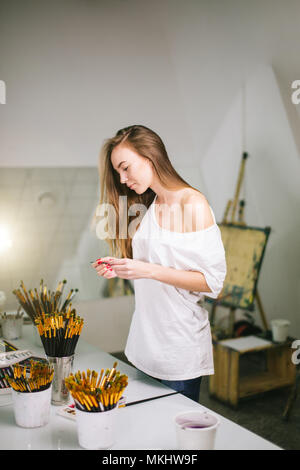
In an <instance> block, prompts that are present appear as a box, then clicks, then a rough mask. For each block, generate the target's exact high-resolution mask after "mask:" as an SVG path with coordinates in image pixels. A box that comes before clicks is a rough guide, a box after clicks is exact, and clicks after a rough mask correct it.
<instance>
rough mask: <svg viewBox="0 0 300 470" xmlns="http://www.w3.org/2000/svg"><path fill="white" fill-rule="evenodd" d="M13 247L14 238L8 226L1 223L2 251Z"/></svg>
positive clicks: (0, 244)
mask: <svg viewBox="0 0 300 470" xmlns="http://www.w3.org/2000/svg"><path fill="white" fill-rule="evenodd" d="M11 247H12V240H11V237H10V233H9V230H8V228H7V227H6V226H5V225H0V253H3V252H5V251H7V250H8V249H9V248H11Z"/></svg>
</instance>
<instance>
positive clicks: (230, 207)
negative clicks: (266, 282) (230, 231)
mask: <svg viewBox="0 0 300 470" xmlns="http://www.w3.org/2000/svg"><path fill="white" fill-rule="evenodd" d="M247 158H248V153H247V152H244V153H243V155H242V161H241V165H240V169H239V175H238V181H237V185H236V190H235V195H234V199H233V200H229V201H228V203H227V206H226V209H225V213H224V216H223V220H222V224H223V225H226V224H228V225H229V224H230V225H231V226H232V225H236V226H244V227H246V222H245V220H244V207H245V201H244V200H241V201H239V194H240V190H241V186H242V182H243V178H244V173H245V165H246V160H247ZM238 202H239V211H238V220H236V219H235V216H236V209H237V206H238ZM230 210H231V220H230V221H229V218H230V217H229V212H230ZM224 298H225V297H224V296H223V297H222V292H221V294H220V296H219V297H218V298H217V299H216V300H215V301H214V302H213V305H212V309H211V318H210V322H211V325H212V326H213V325H214V321H215V316H216V309H217V306H218V305H220V304H221V303H222V301H223V300H224ZM254 298H255V300H256V301H257V305H258V309H259V313H260V316H261V320H262V324H263V328H264V330H265V331H267V330H268V323H267V320H266V315H265V311H264V308H263V305H262V301H261V298H260V295H259V293H258V290H257V289H256V291H255V295H254ZM237 308H238V307H234V306H232V307H229V321H228V330H227V335H228V337H232V335H233V331H234V323H235V313H236V310H237Z"/></svg>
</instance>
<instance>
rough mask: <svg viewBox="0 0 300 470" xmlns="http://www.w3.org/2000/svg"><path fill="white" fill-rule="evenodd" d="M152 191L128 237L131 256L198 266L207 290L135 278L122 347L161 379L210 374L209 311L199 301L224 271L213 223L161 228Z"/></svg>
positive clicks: (215, 288)
mask: <svg viewBox="0 0 300 470" xmlns="http://www.w3.org/2000/svg"><path fill="white" fill-rule="evenodd" d="M156 198H157V196H155V198H154V200H153V202H152V204H151V205H150V206H149V208H148V210H147V212H146V214H145V215H144V217H143V219H142V221H141V224H140V226H139V228H138V230H137V231H136V233H135V235H134V237H133V239H132V250H133V258H134V259H138V260H141V261H145V262H149V263H154V264H160V265H162V266H167V267H173V268H175V269H181V270H182V269H183V270H191V271H200V272H202V273H203V274H204V276H205V279H206V282H207V284H208V286H209V287H210V289H211V292H192V291H188V290H185V289H179V288H177V287H174V286H171V285H169V284H166V283H163V282H160V281H156V280H152V279H136V280H134V281H133V282H134V292H135V310H134V313H133V317H132V321H131V325H130V331H129V335H128V339H127V344H126V348H125V354H126V356H127V358H128V360H129V361H130V362H131V363H132V364H134V365H135V366H136V367H137V368H138V369H140V370H142V371H143V372H145V373H146V374H149V375H151V376H152V377H156V378H158V379H164V380H188V379H193V378H196V377H199V376H202V375H211V374H214V364H213V351H212V339H211V330H210V324H209V319H208V311H207V310H206V309H205V308H204V307H203V305H200V303H198V301H199V300H203V299H204V296H207V297H211V298H217V296H218V294H219V293H220V292H221V290H222V287H223V283H224V280H225V276H226V259H225V250H224V246H223V242H222V238H221V232H220V229H219V227H218V225H217V223H216V219H215V216H214V213H213V210H212V209H211V207H210V209H211V212H212V215H213V219H214V224H213V225H211V226H210V227H208V228H206V229H204V230H200V231H197V232H183V233H180V232H173V231H169V230H165V229H163V228H161V227H160V225H159V224H158V222H157V220H156V215H155V200H156Z"/></svg>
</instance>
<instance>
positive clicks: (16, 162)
mask: <svg viewBox="0 0 300 470" xmlns="http://www.w3.org/2000/svg"><path fill="white" fill-rule="evenodd" d="M299 13H300V4H299V1H298V0H289V1H287V2H283V1H282V0H254V1H251V2H247V1H243V2H241V1H240V0H226V1H220V0H219V1H216V0H214V1H206V0H193V1H192V0H190V1H185V2H183V1H176V0H175V1H174V0H165V1H163V2H161V1H158V0H154V1H151V2H146V1H140V0H128V1H124V0H113V1H110V2H104V1H97V2H91V1H88V2H82V1H79V0H74V1H72V2H62V1H60V0H53V1H51V2H46V1H42V2H41V1H37V0H28V1H27V2H11V1H9V0H3V1H1V5H0V56H1V69H0V79H1V80H4V81H5V83H6V87H7V103H6V105H1V109H0V113H1V114H0V133H1V138H0V155H1V157H0V158H1V163H0V164H1V166H19V167H33V166H45V167H49V166H52V167H57V166H63V167H64V166H66V167H76V166H93V167H94V166H96V165H97V157H98V153H99V149H100V146H101V144H102V142H103V140H104V139H105V138H107V137H109V136H111V135H112V134H113V133H114V132H115V131H117V130H118V129H119V128H120V127H123V126H126V125H129V124H133V123H141V124H144V125H147V126H149V127H151V128H152V129H154V130H155V131H157V132H158V133H159V134H160V135H161V137H162V138H163V140H164V142H165V143H166V146H167V150H168V151H169V154H170V157H171V159H172V161H173V163H174V165H177V166H178V165H180V166H181V165H182V163H183V162H184V163H185V164H186V165H188V166H193V165H195V164H196V163H197V162H198V161H199V159H201V158H202V156H203V155H205V153H206V151H207V149H208V147H209V145H210V144H211V142H212V140H213V139H214V136H215V132H216V129H217V128H218V127H219V125H220V124H221V123H222V121H223V119H224V116H225V115H226V112H227V110H228V108H229V106H230V104H231V103H232V101H233V99H234V97H235V96H236V94H237V93H238V91H239V89H240V87H241V85H242V82H243V80H245V79H247V78H248V77H249V76H251V74H252V73H253V71H254V70H255V69H256V67H257V66H258V65H259V64H262V63H263V64H269V65H272V67H273V69H274V71H275V73H276V75H277V77H278V81H279V84H280V87H281V89H282V93H283V95H284V96H285V99H286V102H287V105H289V106H290V107H291V110H290V114H291V119H292V120H293V126H294V132H295V134H297V132H296V130H297V127H298V126H299V122H298V119H299V112H300V111H299V106H300V105H299V106H298V107H297V106H294V107H293V105H292V104H291V101H290V99H289V97H290V94H289V92H290V85H291V82H292V81H293V80H295V79H297V78H299V65H298V64H299V60H298V59H299V54H298V49H299V48H298V47H297V44H299V43H300V30H299V27H298V19H299Z"/></svg>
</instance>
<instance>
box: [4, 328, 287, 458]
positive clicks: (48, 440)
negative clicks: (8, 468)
mask: <svg viewBox="0 0 300 470" xmlns="http://www.w3.org/2000/svg"><path fill="white" fill-rule="evenodd" d="M12 343H14V344H15V345H16V346H17V347H19V348H20V349H22V348H23V349H30V350H31V351H33V352H34V353H35V354H38V355H43V349H42V348H39V347H37V346H36V345H35V344H34V341H33V328H32V326H26V327H24V335H23V338H22V339H21V340H18V341H12ZM115 360H116V359H115V358H114V357H113V356H111V355H110V354H107V353H105V352H103V351H101V350H100V349H98V348H96V347H94V346H91V345H89V344H88V343H86V342H85V341H83V340H82V339H79V342H78V345H77V349H76V354H75V360H74V369H73V370H74V371H76V370H78V369H79V370H81V371H83V370H86V369H88V368H89V369H95V370H96V371H100V370H101V369H102V368H104V369H105V368H112V365H113V363H114V362H115ZM117 361H118V366H117V368H118V370H120V371H121V373H125V374H127V375H128V383H129V384H128V387H127V388H126V390H125V393H124V395H125V396H126V400H127V403H130V402H133V401H137V400H143V399H147V398H155V397H158V396H161V395H164V394H169V396H165V397H163V398H156V399H154V400H151V401H147V402H144V403H138V404H136V405H132V406H128V407H124V408H120V409H119V410H118V411H119V416H118V428H117V431H116V444H115V445H114V446H113V447H112V448H111V450H125V449H126V450H127V449H134V450H137V449H159V450H167V449H168V450H170V449H176V436H175V427H174V422H173V420H174V416H175V415H176V414H177V413H179V412H181V411H185V410H189V409H192V410H206V411H210V410H209V409H207V408H206V407H204V406H202V405H200V404H199V403H196V402H194V401H192V400H190V399H189V398H186V397H185V396H183V395H181V394H174V391H173V390H171V389H170V388H169V387H166V386H165V385H162V384H161V383H160V382H158V381H156V380H154V379H152V378H151V377H149V376H147V375H146V374H144V373H142V372H140V371H138V370H136V369H135V368H133V367H131V366H129V365H128V364H126V363H124V362H122V361H119V360H117ZM4 397H5V398H4ZM4 400H6V401H10V396H9V395H5V396H2V397H1V401H2V402H3V401H4ZM57 410H58V407H56V406H51V417H50V422H49V423H48V424H47V425H46V426H44V427H41V428H35V429H24V428H20V427H18V426H17V425H16V424H15V421H14V414H13V408H12V404H8V405H6V406H1V407H0V433H1V440H0V449H7V450H10V449H12V450H13V449H42V450H46V449H50V450H58V449H61V450H75V449H80V447H79V444H78V439H77V433H76V432H77V431H76V422H75V421H71V420H69V419H67V418H64V417H61V416H59V415H57ZM213 414H215V415H216V416H218V417H219V418H220V420H221V425H220V427H219V429H218V432H217V438H216V446H215V448H216V450H219V449H228V450H229V449H234V450H246V449H250V450H252V449H253V450H254V449H256V450H261V449H266V450H276V449H277V450H279V449H280V448H279V447H278V446H276V445H274V444H272V443H271V442H269V441H267V440H265V439H263V438H261V437H259V436H257V435H256V434H254V433H252V432H250V431H248V430H247V429H245V428H243V427H241V426H239V425H237V424H235V423H233V422H232V421H230V420H228V419H226V418H224V417H222V416H221V415H219V414H217V413H214V412H213Z"/></svg>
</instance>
